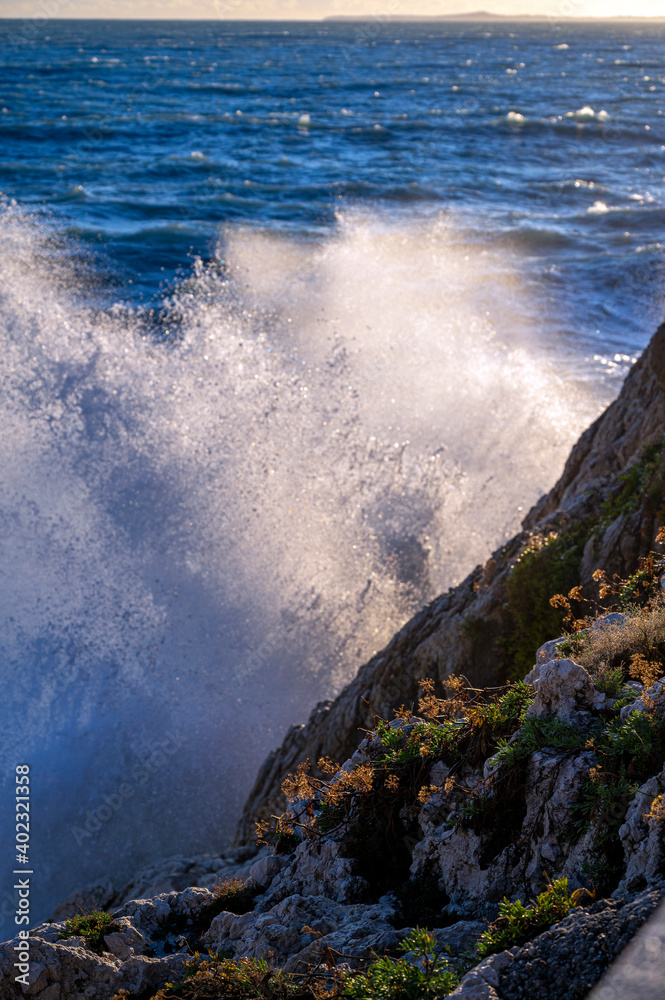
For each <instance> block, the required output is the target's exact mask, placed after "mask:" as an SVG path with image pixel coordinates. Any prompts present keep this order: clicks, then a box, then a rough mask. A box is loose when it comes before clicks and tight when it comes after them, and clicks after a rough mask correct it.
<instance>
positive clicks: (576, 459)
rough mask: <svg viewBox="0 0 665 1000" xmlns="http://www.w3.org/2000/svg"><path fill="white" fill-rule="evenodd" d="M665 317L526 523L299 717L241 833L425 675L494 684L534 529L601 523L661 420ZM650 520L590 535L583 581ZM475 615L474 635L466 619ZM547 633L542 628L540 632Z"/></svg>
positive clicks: (606, 565)
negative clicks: (508, 612) (515, 585)
mask: <svg viewBox="0 0 665 1000" xmlns="http://www.w3.org/2000/svg"><path fill="white" fill-rule="evenodd" d="M664 388H665V325H663V326H662V327H661V328H660V329H659V330H658V331H657V332H656V334H655V335H654V337H653V338H652V340H651V343H650V345H649V347H648V348H647V350H646V351H645V352H644V354H643V355H642V357H641V358H640V360H639V361H638V362H637V364H636V365H635V366H634V367H633V368H632V369H631V371H630V373H629V375H628V377H627V379H626V382H625V384H624V387H623V389H622V391H621V394H620V396H619V398H618V399H617V400H616V401H615V402H614V403H612V405H611V406H610V407H608V409H607V410H606V411H605V412H604V413H603V414H602V415H601V416H600V417H599V418H598V420H596V421H595V423H594V424H592V426H591V427H589V429H588V430H587V431H585V433H584V434H583V435H582V437H581V438H580V440H579V441H578V443H577V444H576V445H575V447H574V448H573V450H572V452H571V455H570V457H569V459H568V462H567V463H566V467H565V469H564V472H563V475H562V476H561V478H560V479H559V481H558V483H557V484H556V485H555V486H554V488H553V489H552V490H551V491H550V493H549V494H547V496H545V497H543V498H542V500H540V501H539V502H538V503H537V504H536V506H535V507H534V508H533V509H532V510H531V512H530V513H529V514H528V516H527V517H526V518H525V521H524V529H525V530H524V531H523V532H521V533H520V534H519V535H517V536H515V538H513V539H512V540H511V541H510V542H508V543H507V544H506V545H504V546H502V548H500V549H499V550H498V551H497V552H495V553H494V554H493V556H492V558H491V559H490V560H489V561H488V562H487V564H486V565H485V566H484V567H477V568H476V569H475V570H474V571H473V572H472V573H471V574H470V575H469V576H468V577H467V579H466V580H464V582H463V583H461V584H460V585H459V586H458V587H455V588H454V589H453V590H450V591H449V592H448V593H447V594H443V595H442V596H441V597H439V598H437V599H436V600H435V601H433V602H432V603H431V604H430V605H429V606H428V607H426V608H424V609H423V610H422V611H421V612H419V614H417V615H416V616H415V617H414V618H413V619H412V620H411V621H410V622H408V624H407V625H405V626H404V628H403V629H402V630H401V631H400V632H399V633H398V634H397V635H396V636H395V637H394V639H393V640H392V641H391V643H390V644H389V645H388V646H387V647H386V649H384V650H383V651H382V652H381V653H379V654H378V655H376V656H375V657H373V659H371V660H370V661H369V663H367V664H365V666H363V667H361V668H360V670H359V672H358V675H357V677H356V678H355V679H354V680H353V681H352V682H351V683H350V684H349V685H347V687H346V688H344V690H343V691H342V692H341V694H340V695H339V696H338V697H337V698H336V699H335V700H334V701H327V702H322V703H320V704H319V705H317V706H316V708H315V709H314V711H313V713H312V715H311V716H310V719H309V721H308V722H307V724H306V725H303V726H294V727H292V728H291V730H290V731H289V732H288V734H287V736H286V738H285V740H284V742H283V744H282V746H281V747H280V748H279V749H278V750H276V751H274V752H273V753H272V754H270V756H269V757H268V759H267V760H266V761H265V763H264V765H263V767H262V768H261V770H260V771H259V774H258V777H257V779H256V783H255V785H254V788H253V790H252V792H251V794H250V796H249V798H248V800H247V804H246V806H245V810H244V813H243V816H242V819H241V821H240V824H239V828H238V835H237V842H238V843H245V842H247V843H249V842H252V841H253V837H254V822H255V820H256V819H266V818H268V817H269V816H270V815H272V814H274V813H276V812H277V813H279V812H281V811H282V809H283V807H284V800H283V797H282V795H281V792H280V788H281V784H282V781H283V779H284V777H285V776H286V775H287V774H288V773H289V772H290V771H292V770H294V768H295V767H296V765H297V764H298V763H299V762H300V761H303V760H305V759H308V758H309V760H311V761H316V760H318V759H319V757H321V756H324V755H327V756H330V757H332V758H334V759H335V760H345V759H347V758H348V757H350V756H351V754H352V753H353V751H354V750H355V748H356V747H357V745H358V743H359V742H360V738H361V730H362V729H368V728H370V727H371V713H372V712H375V713H376V714H377V715H379V716H382V717H384V718H386V717H388V716H389V714H390V712H391V711H392V710H393V709H395V708H397V707H398V706H399V705H400V704H403V703H406V704H409V703H413V702H414V701H415V699H416V697H417V690H418V682H419V681H420V679H422V677H424V676H426V675H427V676H433V677H438V678H439V679H443V678H445V677H448V676H450V675H451V674H456V673H463V674H465V675H466V676H467V677H469V678H470V680H471V681H472V682H473V683H475V684H479V685H482V684H491V683H492V682H493V675H494V671H495V668H496V664H497V662H498V661H499V660H500V655H499V648H500V642H501V640H502V639H505V637H506V632H505V627H506V626H505V620H504V619H505V612H504V608H505V602H506V585H507V582H508V580H509V578H510V575H511V573H512V571H513V569H514V566H515V564H516V562H517V560H518V559H519V557H520V555H521V553H522V552H523V551H524V549H525V546H527V545H528V543H529V541H530V539H531V538H532V536H533V535H534V534H540V535H543V536H546V535H547V534H548V533H550V532H560V531H564V530H565V531H570V530H572V529H574V528H575V527H576V526H580V525H585V524H588V523H589V522H591V521H595V522H599V520H600V518H601V511H602V507H603V504H604V502H605V501H606V499H607V498H608V496H610V495H611V494H612V492H613V491H614V490H616V488H617V483H618V482H619V481H618V476H619V475H620V474H621V473H622V472H623V471H624V470H625V469H626V468H627V467H629V466H630V465H631V464H632V463H633V462H634V461H636V460H637V459H638V458H639V457H640V455H641V454H642V453H643V451H644V450H645V449H646V448H647V447H648V446H649V445H652V444H654V443H655V442H657V441H659V440H660V439H661V438H662V436H663V431H664V429H665V391H664ZM653 534H654V525H653V524H652V523H650V522H649V523H645V522H644V521H643V520H642V519H641V517H640V514H639V513H634V514H627V513H626V514H623V513H622V514H620V515H619V516H618V517H617V518H616V519H615V521H614V522H613V523H612V524H610V525H609V526H607V527H606V528H605V529H604V530H603V531H602V533H601V536H600V538H594V539H593V540H591V539H590V540H589V542H588V543H587V545H586V547H585V549H584V552H583V555H582V557H581V560H580V566H579V576H580V583H581V584H582V585H583V586H588V585H590V582H591V575H592V573H593V571H594V570H595V569H598V568H600V569H604V570H606V572H607V573H608V575H610V576H611V575H612V574H613V573H618V574H620V575H622V576H626V575H629V574H630V573H632V572H633V571H634V569H635V568H636V563H637V559H638V557H639V556H640V555H642V554H646V551H648V548H649V547H650V543H651V541H652V538H653ZM468 622H473V623H474V627H475V631H476V633H477V635H476V637H475V638H474V636H473V635H470V634H469V630H468V629H467V628H465V625H466V623H468ZM543 638H544V637H543Z"/></svg>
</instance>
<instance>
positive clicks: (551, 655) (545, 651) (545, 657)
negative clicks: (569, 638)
mask: <svg viewBox="0 0 665 1000" xmlns="http://www.w3.org/2000/svg"><path fill="white" fill-rule="evenodd" d="M564 640H565V636H563V635H562V636H559V638H558V639H550V640H549V642H544V643H543V644H542V646H541V647H540V649H539V650H538V651H537V653H536V666H537V667H538V666H540V665H541V664H543V663H549V662H550V660H560V659H562V657H561V656H557V653H558V646H559V643H560V642H563V641H564Z"/></svg>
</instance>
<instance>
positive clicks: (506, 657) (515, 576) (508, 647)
mask: <svg viewBox="0 0 665 1000" xmlns="http://www.w3.org/2000/svg"><path fill="white" fill-rule="evenodd" d="M588 534H589V527H588V526H587V525H586V524H583V525H578V526H576V527H574V528H570V529H568V530H567V531H562V532H561V533H560V534H550V535H549V536H547V537H546V538H537V539H534V540H533V541H532V543H531V545H530V546H529V547H528V548H526V549H525V550H524V552H523V553H522V555H521V556H520V559H519V561H518V562H517V563H516V565H515V566H514V568H513V570H512V572H511V574H510V576H509V577H508V580H507V582H506V603H505V605H504V616H505V618H506V619H507V623H506V634H505V636H504V639H503V640H502V641H501V646H502V648H503V658H502V659H503V663H502V668H501V672H502V674H503V676H506V677H513V678H515V677H523V676H524V674H526V673H527V672H528V671H529V670H530V669H531V667H532V666H533V659H534V652H535V650H536V649H538V647H539V646H541V645H542V643H544V642H546V641H547V640H548V639H551V638H552V636H556V635H560V634H561V621H562V615H561V612H560V611H559V610H557V608H554V607H552V606H551V605H550V603H549V599H550V597H551V596H552V594H559V593H565V594H567V593H568V592H569V591H570V590H571V589H572V588H573V587H574V586H576V585H577V584H578V583H579V566H580V561H581V558H582V552H583V550H584V544H585V542H586V539H587V537H588Z"/></svg>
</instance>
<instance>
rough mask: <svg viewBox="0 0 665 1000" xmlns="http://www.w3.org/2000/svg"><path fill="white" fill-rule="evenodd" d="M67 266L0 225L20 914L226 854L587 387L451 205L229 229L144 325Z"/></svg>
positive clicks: (592, 402) (60, 253)
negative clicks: (275, 763)
mask: <svg viewBox="0 0 665 1000" xmlns="http://www.w3.org/2000/svg"><path fill="white" fill-rule="evenodd" d="M77 252H78V251H77V248H76V247H75V246H73V245H63V244H61V243H60V244H58V243H55V242H54V241H53V238H52V237H50V236H48V234H47V233H46V232H45V231H44V230H43V229H41V228H40V227H39V226H38V225H37V224H36V223H34V222H33V221H31V219H30V218H29V217H26V216H25V215H23V214H21V213H19V212H18V211H16V210H15V209H11V208H10V209H7V210H6V211H5V213H4V215H3V218H2V230H1V236H0V289H1V292H0V294H1V297H2V301H1V306H0V308H1V309H2V316H3V324H2V333H1V336H2V357H3V366H2V375H1V378H2V393H1V397H0V407H1V410H2V416H1V419H2V427H3V433H2V436H1V437H0V450H1V452H2V462H1V464H0V468H1V469H2V477H1V481H0V511H1V517H2V523H3V525H4V531H3V536H2V549H3V551H2V566H3V567H4V574H3V578H2V583H1V584H0V588H1V596H2V607H3V611H4V616H5V617H4V624H3V628H2V661H3V670H4V671H5V675H6V678H7V680H6V682H5V690H6V701H5V713H6V718H7V719H11V720H12V724H11V727H10V728H9V729H8V730H6V733H5V740H4V741H3V755H2V759H3V766H4V773H8V767H10V766H13V763H14V761H15V758H17V755H19V756H20V757H21V759H26V760H29V761H30V763H31V765H32V772H31V773H33V774H34V776H35V780H34V792H33V794H34V797H35V832H34V835H33V852H34V855H35V858H38V859H39V869H40V873H41V874H40V880H39V886H37V885H35V897H34V899H33V903H34V906H35V912H36V914H37V915H38V916H45V915H46V914H47V912H48V909H49V907H50V906H52V905H53V904H54V903H55V902H57V900H58V899H59V898H61V897H62V896H63V895H64V894H66V893H67V892H69V891H71V890H72V889H73V888H75V887H76V885H77V884H81V883H85V882H87V881H91V880H93V879H95V878H99V877H100V876H105V877H107V876H110V877H112V878H113V879H114V880H115V881H121V880H122V878H123V877H125V876H127V875H129V873H130V872H131V871H133V870H135V868H136V866H137V865H138V864H140V863H141V862H142V861H144V860H147V859H152V858H154V857H155V856H158V855H165V854H169V853H176V852H177V853H193V852H196V851H206V850H212V851H214V850H219V849H220V848H222V847H223V846H224V845H225V844H227V843H228V841H229V839H230V837H231V835H232V830H233V826H234V823H235V820H236V817H237V815H238V812H239V808H240V806H241V804H242V800H243V797H244V795H245V794H246V791H247V788H248V785H249V782H250V781H251V779H252V778H253V776H254V773H255V771H256V768H257V766H258V764H259V763H260V761H261V760H262V758H263V756H264V755H265V753H266V752H267V751H268V750H269V749H270V748H271V747H272V746H273V745H275V744H276V743H277V742H278V741H279V740H280V738H281V736H282V734H283V732H284V730H285V729H286V728H287V727H288V725H290V724H291V723H292V722H299V721H302V720H303V719H304V718H305V717H306V715H307V713H308V711H309V709H310V707H311V705H312V704H313V703H314V702H315V701H316V700H317V699H318V698H321V697H326V696H329V695H332V694H334V693H335V692H336V691H337V690H338V689H339V687H340V686H341V685H342V683H343V682H344V681H345V680H347V679H348V678H349V676H350V675H351V674H352V673H353V672H354V671H355V670H356V669H357V667H358V666H359V664H360V663H362V662H363V660H364V659H366V658H367V657H368V656H369V655H371V654H372V652H373V651H375V650H377V649H379V648H381V646H382V645H384V644H385V643H386V642H387V641H388V640H389V639H390V637H391V636H392V634H393V633H394V631H395V630H396V629H397V628H398V627H399V626H400V625H401V624H402V623H403V622H404V621H405V620H406V619H407V618H408V616H409V615H410V614H411V613H413V611H414V610H415V609H417V608H418V607H419V606H420V605H421V604H422V603H423V601H425V600H427V599H428V598H430V597H432V596H433V595H434V594H436V593H437V592H439V591H441V590H442V589H444V588H445V587H447V586H449V585H451V584H453V583H455V582H456V581H458V580H459V579H460V578H461V577H462V576H463V575H464V574H465V573H466V572H467V571H469V570H470V569H471V568H472V567H473V565H474V564H475V563H476V562H478V561H480V560H482V559H483V558H485V557H486V556H487V554H488V552H489V551H490V550H491V548H492V546H494V545H496V544H497V543H498V542H500V541H501V540H502V539H503V538H504V537H506V535H507V534H509V533H510V532H511V531H513V530H514V529H515V527H516V526H517V524H518V522H519V520H520V518H521V516H522V514H523V512H524V511H526V509H527V508H528V506H529V504H530V503H531V502H532V501H534V500H535V499H536V498H537V496H538V495H539V493H540V492H541V491H542V490H544V489H546V488H547V487H549V486H550V485H551V483H552V482H553V481H554V479H555V478H556V476H557V474H558V473H559V471H560V468H561V466H562V463H563V460H564V458H565V455H566V453H567V451H568V448H569V446H570V444H571V442H572V441H573V439H574V438H575V436H576V435H577V434H578V432H579V431H580V430H581V428H582V427H583V426H584V425H585V424H586V423H588V421H589V419H590V418H591V417H592V416H593V415H594V414H595V413H596V412H597V411H598V409H599V407H600V405H601V404H602V402H603V401H604V399H605V398H606V397H607V392H608V390H607V388H604V387H602V386H601V387H600V389H599V391H598V392H591V391H590V390H586V389H585V388H584V385H583V383H582V384H581V385H580V384H578V383H574V382H573V383H568V382H566V383H564V382H563V381H562V379H561V378H560V377H559V375H558V373H557V369H556V364H555V363H554V362H553V360H552V356H551V354H550V353H548V351H547V345H542V344H540V343H539V341H538V334H537V329H534V328H533V326H530V324H529V315H531V316H532V317H533V310H531V312H530V307H529V301H528V295H527V294H526V292H525V290H524V289H523V287H522V286H521V282H520V277H519V274H518V273H516V272H515V271H514V270H511V268H510V267H509V265H508V263H507V262H506V260H505V259H504V258H503V256H500V255H498V254H494V253H492V252H490V251H489V250H487V249H484V248H482V247H479V246H478V244H477V242H473V241H470V240H467V239H466V237H465V233H464V231H463V229H461V228H460V227H459V225H458V224H457V223H456V220H455V218H454V217H453V216H451V215H447V216H442V217H440V218H438V219H433V220H430V221H429V222H420V223H407V222H406V221H404V220H402V221H400V220H393V221H389V220H387V219H384V218H380V217H378V218H370V217H368V216H364V215H346V216H341V217H340V218H339V220H338V224H337V227H336V229H335V230H334V231H333V232H332V233H331V234H330V235H329V236H328V237H326V238H325V239H317V240H310V241H305V240H302V239H296V238H289V237H286V236H281V237H275V236H274V235H273V236H270V235H268V234H265V233H261V232H258V231H248V230H232V229H227V230H225V231H222V232H221V233H220V238H219V246H218V253H217V258H216V259H215V260H213V261H210V262H209V263H208V264H204V263H203V262H201V261H198V262H197V263H195V265H194V266H193V268H192V271H191V273H190V274H189V275H187V276H186V277H184V278H183V280H182V281H181V282H180V283H179V284H178V285H177V286H176V287H175V288H174V289H172V291H171V293H170V294H169V295H168V296H167V297H166V298H165V300H164V302H163V304H162V307H161V308H160V309H159V310H156V311H153V312H152V314H150V312H149V311H148V310H142V309H137V308H129V307H127V306H125V305H122V304H118V305H116V306H115V307H113V308H105V309H99V308H97V309H95V308H93V306H92V305H91V300H92V298H93V296H92V295H91V293H90V291H89V289H87V288H86V281H87V275H88V271H86V269H85V267H84V262H83V261H81V260H78V261H77V260H76V254H77ZM93 291H94V289H93ZM169 732H178V733H183V734H184V736H185V737H186V738H185V739H183V741H182V746H181V747H180V748H178V751H177V753H175V754H173V755H172V756H170V757H168V758H165V762H164V766H161V767H158V768H155V769H153V771H152V772H151V773H150V777H149V780H148V781H147V782H146V783H145V784H144V785H142V786H141V788H140V789H137V794H135V795H131V796H122V795H120V798H121V799H122V803H121V806H119V807H118V809H117V810H115V811H112V815H109V816H108V818H107V819H105V821H104V823H101V822H100V828H99V829H98V830H97V829H95V830H90V831H89V832H90V833H91V836H90V837H86V838H82V837H80V836H79V837H76V836H74V835H73V834H72V833H71V831H72V829H77V828H78V829H86V827H85V821H86V817H87V816H88V815H89V814H90V813H91V812H94V810H95V809H97V807H98V806H99V804H100V803H103V802H105V801H106V798H109V797H113V796H116V793H117V790H118V788H119V787H120V786H123V785H126V784H129V783H130V782H131V775H132V774H133V773H135V769H136V768H137V767H139V766H141V764H142V762H143V763H145V761H146V760H149V759H150V758H151V755H153V754H154V753H155V752H156V748H158V747H159V744H160V741H163V740H164V739H165V738H166V735H167V733H169ZM105 797H106V798H105ZM113 801H115V799H113ZM93 825H94V824H93ZM36 863H37V862H36Z"/></svg>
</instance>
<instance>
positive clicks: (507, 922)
mask: <svg viewBox="0 0 665 1000" xmlns="http://www.w3.org/2000/svg"><path fill="white" fill-rule="evenodd" d="M585 895H586V897H587V898H590V894H589V893H587V892H586V890H578V891H577V893H573V894H572V896H571V895H569V893H568V879H567V878H559V879H555V881H554V882H551V883H550V885H549V886H548V887H547V889H545V890H544V892H541V893H540V895H539V896H536V899H535V901H534V902H533V903H532V904H531V906H525V905H524V903H522V901H521V900H519V899H518V900H516V901H515V902H514V903H511V902H509V900H507V899H504V900H503V902H501V903H499V916H498V917H497V919H496V920H495V921H494V923H492V924H490V926H489V927H488V928H487V930H486V931H484V933H483V934H482V935H481V936H480V940H479V941H478V944H477V946H476V947H477V953H478V957H479V958H485V957H486V956H487V955H493V954H494V953H495V952H498V951H505V950H506V949H507V948H512V947H513V945H521V944H525V943H526V942H527V941H530V940H531V938H534V937H536V936H537V935H538V934H542V933H543V931H546V930H547V929H548V928H549V927H551V926H552V925H553V924H556V923H558V921H559V920H563V918H564V917H565V916H567V915H568V913H569V912H570V911H571V909H572V908H573V907H574V906H576V905H579V903H580V902H581V901H583V899H584V897H585Z"/></svg>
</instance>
